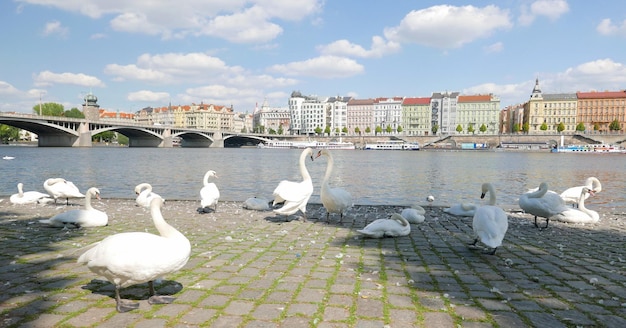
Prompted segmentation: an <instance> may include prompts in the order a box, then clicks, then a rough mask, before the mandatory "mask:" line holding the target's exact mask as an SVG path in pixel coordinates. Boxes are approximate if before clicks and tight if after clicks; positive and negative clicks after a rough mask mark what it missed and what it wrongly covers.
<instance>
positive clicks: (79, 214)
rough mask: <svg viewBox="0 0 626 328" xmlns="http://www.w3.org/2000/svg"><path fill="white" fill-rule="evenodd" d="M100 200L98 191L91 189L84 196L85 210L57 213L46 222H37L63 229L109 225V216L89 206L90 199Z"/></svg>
mask: <svg viewBox="0 0 626 328" xmlns="http://www.w3.org/2000/svg"><path fill="white" fill-rule="evenodd" d="M92 197H96V198H97V199H100V190H98V188H95V187H92V188H89V190H87V195H85V208H83V209H73V210H69V211H66V212H63V213H59V214H57V215H55V216H53V217H51V218H50V219H48V220H39V222H41V223H46V224H49V225H51V226H53V227H65V226H67V225H72V226H74V227H76V228H80V227H84V228H89V227H103V226H106V225H107V224H108V223H109V216H108V215H107V214H106V213H105V212H103V211H99V210H97V209H95V208H93V207H92V206H91V198H92Z"/></svg>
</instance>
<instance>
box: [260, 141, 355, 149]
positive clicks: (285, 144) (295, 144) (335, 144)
mask: <svg viewBox="0 0 626 328" xmlns="http://www.w3.org/2000/svg"><path fill="white" fill-rule="evenodd" d="M257 147H258V148H270V149H304V148H313V149H343V150H350V149H356V147H355V145H354V144H353V143H352V142H343V141H330V142H322V141H282V140H271V141H268V142H263V143H260V144H259V145H258V146H257Z"/></svg>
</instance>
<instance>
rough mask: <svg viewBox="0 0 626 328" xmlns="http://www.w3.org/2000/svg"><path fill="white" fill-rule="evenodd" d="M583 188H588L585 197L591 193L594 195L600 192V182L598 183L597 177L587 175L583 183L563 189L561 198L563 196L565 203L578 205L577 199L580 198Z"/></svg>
mask: <svg viewBox="0 0 626 328" xmlns="http://www.w3.org/2000/svg"><path fill="white" fill-rule="evenodd" d="M583 188H587V189H589V190H590V192H587V193H585V196H584V198H585V199H587V198H589V195H591V194H592V193H593V195H595V194H597V193H599V192H601V191H602V184H601V183H600V180H598V178H596V177H589V178H587V180H585V184H584V185H582V186H578V187H571V188H568V189H565V191H563V192H562V193H561V198H563V201H565V204H572V205H578V200H579V199H580V195H581V193H582V190H583Z"/></svg>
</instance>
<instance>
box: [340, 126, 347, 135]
mask: <svg viewBox="0 0 626 328" xmlns="http://www.w3.org/2000/svg"><path fill="white" fill-rule="evenodd" d="M341 132H343V133H344V134H348V128H347V127H345V126H344V127H343V129H341Z"/></svg>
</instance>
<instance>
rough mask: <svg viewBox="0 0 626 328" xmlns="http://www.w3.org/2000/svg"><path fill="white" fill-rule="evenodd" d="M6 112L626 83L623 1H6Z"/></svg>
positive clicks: (520, 98)
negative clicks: (89, 103) (88, 100)
mask: <svg viewBox="0 0 626 328" xmlns="http://www.w3.org/2000/svg"><path fill="white" fill-rule="evenodd" d="M0 13H2V14H0V17H1V20H0V24H2V30H3V33H2V34H0V44H2V51H0V59H1V62H2V64H1V65H0V111H16V112H24V113H30V112H32V108H33V106H35V105H36V104H37V103H38V102H39V99H40V97H41V99H42V101H43V102H56V103H61V104H63V106H64V107H65V109H68V110H69V109H71V108H72V107H77V108H79V109H80V108H81V104H82V102H83V100H82V99H83V98H84V96H85V94H87V93H89V92H93V94H95V95H96V96H97V97H98V99H99V100H98V103H99V104H100V107H101V108H105V109H107V110H111V111H117V110H119V111H122V112H135V111H137V110H139V109H141V108H143V107H147V106H152V107H160V106H167V104H168V103H170V102H171V103H172V105H179V104H183V105H185V104H191V103H200V102H204V103H212V104H216V105H224V106H230V105H233V107H234V108H235V111H237V112H252V111H253V110H254V107H255V104H256V103H258V104H259V105H260V104H261V103H262V102H263V101H264V100H265V99H267V101H268V103H269V104H270V106H272V107H286V106H287V100H288V98H289V95H290V94H291V92H292V91H294V90H297V91H300V92H302V93H303V94H306V95H318V96H337V95H340V96H353V97H357V98H374V97H393V96H407V97H428V96H430V95H431V94H432V93H433V92H442V91H460V92H461V93H462V94H479V93H493V94H495V95H497V96H499V97H500V98H501V106H502V107H504V106H507V105H512V104H516V103H523V102H525V101H527V100H528V98H529V95H530V93H531V91H532V88H533V86H534V83H535V78H539V81H540V84H541V88H542V91H543V92H544V93H561V92H576V91H592V90H611V91H616V90H623V89H626V66H625V65H626V2H625V1H612V0H611V1H609V0H596V1H582V0H577V1H573V0H569V1H567V0H501V1H495V0H492V1H491V2H489V1H448V2H436V1H406V0H392V1H375V0H359V1H341V0H327V1H323V0H211V1H208V0H177V1H168V0H143V1H127V0H107V1H102V0H10V1H2V2H0Z"/></svg>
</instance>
